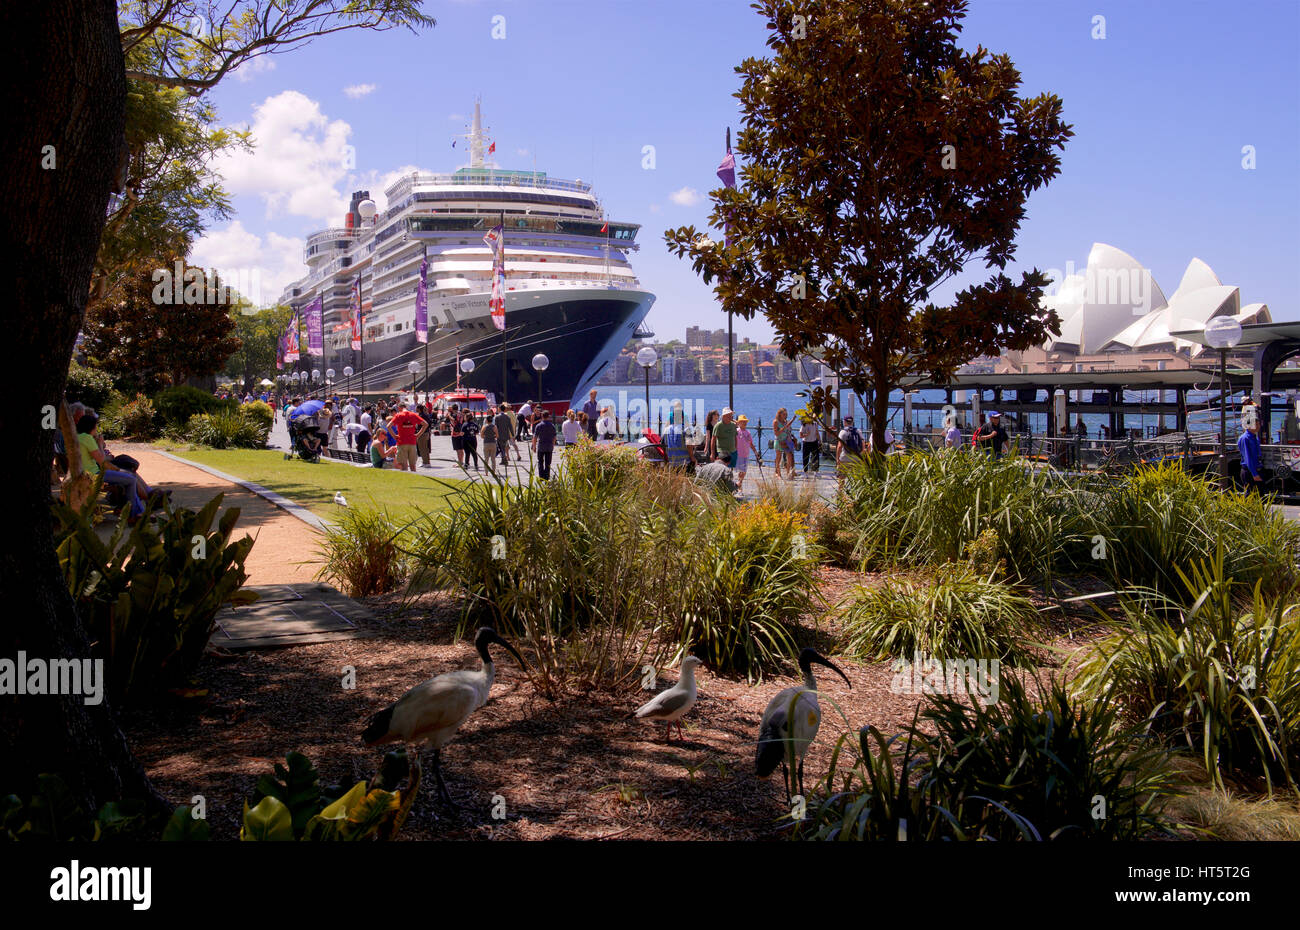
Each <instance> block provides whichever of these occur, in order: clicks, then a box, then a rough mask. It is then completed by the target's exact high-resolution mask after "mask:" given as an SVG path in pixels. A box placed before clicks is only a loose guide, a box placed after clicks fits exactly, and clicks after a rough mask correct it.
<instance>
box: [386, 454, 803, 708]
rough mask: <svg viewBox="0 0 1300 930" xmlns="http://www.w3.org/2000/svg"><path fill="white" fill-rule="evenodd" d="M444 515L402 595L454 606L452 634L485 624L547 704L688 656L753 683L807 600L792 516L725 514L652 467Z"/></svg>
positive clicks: (797, 521)
mask: <svg viewBox="0 0 1300 930" xmlns="http://www.w3.org/2000/svg"><path fill="white" fill-rule="evenodd" d="M614 461H616V462H618V461H621V460H620V459H614ZM602 466H603V460H602ZM448 502H449V505H450V506H449V510H448V511H447V512H445V513H440V514H436V515H432V516H426V517H423V518H421V519H420V520H419V521H417V522H416V524H415V527H414V529H413V536H414V538H413V542H412V544H411V548H410V553H411V556H412V559H413V561H414V563H415V565H416V567H417V568H416V573H415V576H414V578H413V579H412V590H421V589H426V588H429V587H443V588H450V589H452V590H454V591H456V592H457V593H459V594H460V595H461V596H462V597H463V602H464V610H463V614H462V618H461V622H460V632H461V633H468V632H469V631H470V630H472V629H473V628H474V627H476V626H478V625H480V624H482V623H490V624H491V625H493V626H495V627H496V628H497V629H499V630H501V631H502V632H503V633H507V634H509V635H513V636H515V637H516V638H518V639H519V640H520V641H521V642H522V643H524V644H525V645H526V646H528V647H529V648H530V649H531V650H532V652H533V658H532V659H531V660H530V666H531V670H530V675H532V676H533V682H534V684H535V686H536V687H537V688H538V689H539V690H540V691H542V692H543V693H545V694H548V695H558V694H560V693H562V692H563V691H565V690H568V689H572V688H593V687H600V688H615V687H619V686H622V685H625V684H628V683H630V682H633V681H636V680H637V679H639V677H640V674H641V671H642V669H643V668H644V666H645V665H647V664H650V665H656V666H657V665H661V664H664V663H665V662H667V661H668V660H670V659H671V658H673V657H675V656H676V655H679V654H680V653H681V652H682V651H683V650H687V649H691V648H696V649H699V650H701V655H702V656H703V657H705V658H706V661H710V662H712V663H714V665H715V667H720V668H728V669H731V668H735V669H740V670H742V671H745V672H746V673H748V674H755V673H757V672H758V671H760V669H761V667H762V666H763V664H765V663H772V662H775V661H776V659H777V658H778V657H787V656H791V655H793V653H794V652H795V650H794V646H793V637H792V635H791V633H790V630H789V628H788V627H789V624H790V623H791V621H792V620H793V619H794V618H795V617H797V616H798V615H799V614H800V613H803V612H805V611H807V610H808V609H809V605H810V604H812V603H813V602H814V599H815V597H816V586H815V583H814V582H815V577H814V572H815V570H816V558H817V555H818V551H819V550H818V549H817V546H816V543H815V541H814V540H811V539H809V538H808V531H807V527H806V524H805V523H804V522H803V520H802V518H801V517H799V516H797V515H793V514H787V513H783V512H781V511H779V510H777V509H776V508H774V507H771V506H770V505H763V506H760V507H755V508H740V509H739V510H735V511H734V512H733V511H728V510H727V509H726V508H725V507H724V505H723V504H722V503H721V502H719V501H716V500H714V499H713V498H712V496H710V495H708V494H707V493H704V492H702V491H701V490H700V489H699V488H697V487H694V486H693V484H692V483H691V482H690V481H689V479H686V478H684V477H682V476H680V475H673V474H670V473H664V472H662V470H660V469H656V468H655V467H654V466H645V467H640V466H634V467H632V468H630V469H628V470H626V471H625V472H620V471H617V470H615V471H610V470H607V469H605V468H603V467H599V468H595V469H588V468H585V467H583V468H579V469H577V470H575V471H573V472H570V471H565V472H563V473H561V474H560V475H559V476H557V477H556V478H555V479H554V480H552V481H550V482H548V483H545V484H543V483H541V482H538V483H535V484H532V485H528V486H525V487H516V486H512V485H506V484H504V483H497V484H488V483H486V482H480V483H476V484H474V485H471V486H469V487H467V488H464V489H462V490H460V491H459V492H457V493H456V494H455V495H453V496H452V497H450V498H448Z"/></svg>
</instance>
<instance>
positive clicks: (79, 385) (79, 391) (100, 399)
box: [66, 362, 113, 411]
mask: <svg viewBox="0 0 1300 930" xmlns="http://www.w3.org/2000/svg"><path fill="white" fill-rule="evenodd" d="M112 393H113V376H112V375H110V374H109V373H108V372H106V371H100V370H99V369H98V368H91V367H89V366H87V365H78V364H77V363H76V362H73V363H72V364H71V365H70V366H69V367H68V386H67V388H66V394H67V399H68V402H69V403H71V402H73V401H81V403H83V404H85V405H86V406H87V407H93V408H94V409H95V410H97V411H102V410H103V409H104V408H105V407H106V406H107V405H108V401H109V398H110V397H111V396H112Z"/></svg>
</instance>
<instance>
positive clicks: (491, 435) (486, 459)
mask: <svg viewBox="0 0 1300 930" xmlns="http://www.w3.org/2000/svg"><path fill="white" fill-rule="evenodd" d="M479 438H480V439H482V440H483V467H484V468H486V469H487V470H488V471H490V472H492V473H493V474H496V470H497V463H496V455H497V424H496V421H495V420H494V419H493V418H492V414H491V411H489V412H488V418H487V419H486V420H484V421H483V426H482V428H481V429H480V430H479Z"/></svg>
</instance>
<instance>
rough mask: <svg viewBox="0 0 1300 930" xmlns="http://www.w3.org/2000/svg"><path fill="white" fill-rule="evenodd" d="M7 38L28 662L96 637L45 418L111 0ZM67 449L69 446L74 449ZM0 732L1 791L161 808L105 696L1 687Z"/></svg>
mask: <svg viewBox="0 0 1300 930" xmlns="http://www.w3.org/2000/svg"><path fill="white" fill-rule="evenodd" d="M0 35H3V36H4V45H5V48H4V52H5V55H4V57H5V59H6V60H7V61H9V62H10V85H9V87H10V90H9V95H10V105H9V107H8V108H7V112H6V119H7V120H8V121H9V124H10V127H11V131H10V133H9V136H10V139H11V140H13V144H11V145H8V146H5V149H4V152H5V156H4V158H5V162H6V164H5V166H4V170H3V171H0V203H3V204H4V206H5V212H6V216H5V222H4V223H3V224H0V254H2V255H4V257H5V259H6V260H7V261H11V262H12V263H13V264H12V270H11V271H10V272H9V273H8V274H6V275H5V276H4V277H5V279H6V281H7V282H9V286H10V291H9V294H8V295H7V296H8V299H7V300H5V301H4V302H3V303H2V304H0V307H2V308H3V309H0V314H2V315H3V319H4V320H5V323H4V332H5V336H6V339H7V340H8V345H9V351H10V353H11V356H12V357H13V358H14V359H16V360H18V364H19V366H20V368H21V370H22V371H25V372H26V374H24V375H23V376H22V377H16V378H12V379H10V387H9V398H8V400H9V402H8V403H6V404H3V405H0V435H3V436H4V437H5V446H6V448H7V449H9V460H8V472H9V475H10V478H11V482H10V486H9V488H8V493H7V494H6V495H5V509H6V520H5V523H4V543H3V544H0V592H2V594H3V598H4V604H5V618H4V622H3V624H0V658H10V659H14V658H16V655H17V653H18V652H20V651H21V652H25V653H26V654H27V657H28V659H29V660H30V659H33V658H37V659H55V658H85V657H88V656H89V655H90V644H89V642H88V641H87V638H86V633H85V629H84V627H83V626H82V624H81V622H80V620H79V619H78V617H77V613H76V608H75V606H74V604H73V602H72V599H71V597H70V596H69V595H68V592H67V588H66V587H65V585H64V582H63V577H62V573H61V572H60V570H59V565H58V561H57V559H56V558H55V554H54V545H53V533H52V525H51V519H50V513H49V509H48V508H49V500H50V459H51V457H52V445H51V439H52V436H51V432H52V431H51V430H48V429H44V428H42V421H43V419H45V418H44V417H43V411H45V410H47V409H48V408H49V407H55V408H57V406H58V404H59V403H60V402H61V400H62V397H63V390H64V385H65V381H66V379H67V370H68V361H69V359H70V358H71V356H72V347H73V342H74V340H75V339H76V335H77V330H78V329H79V328H80V326H81V321H82V315H83V313H84V311H85V306H86V300H87V296H88V293H89V287H90V276H91V270H92V268H93V266H94V263H95V255H96V252H97V251H98V248H99V240H100V235H101V233H102V231H103V227H104V221H105V215H106V211H107V207H108V197H109V194H110V192H111V191H112V189H113V187H114V186H116V183H115V178H116V177H117V174H118V171H119V166H120V165H121V164H122V161H123V158H124V156H125V152H126V141H125V104H126V77H125V71H124V64H123V57H122V50H121V45H120V40H119V37H118V26H117V10H116V7H115V5H114V3H113V0H41V2H39V3H7V4H3V5H2V6H0ZM49 147H52V148H49ZM51 159H53V166H52V167H48V166H49V164H50V160H51ZM43 162H44V164H43ZM68 453H69V456H75V455H77V454H78V453H77V450H76V448H75V447H74V448H71V449H69V450H68ZM0 742H2V743H3V745H4V752H3V753H0V793H8V792H11V791H12V792H16V793H19V794H26V793H28V792H29V790H30V788H31V785H32V778H33V776H34V775H35V774H37V773H39V772H58V773H59V774H61V775H62V776H63V778H64V779H65V780H66V781H67V782H68V784H69V785H70V787H71V788H72V790H73V791H74V792H75V795H76V796H77V797H78V798H79V799H80V801H81V802H82V804H83V805H84V806H85V807H86V809H87V811H88V812H90V813H93V812H94V811H95V810H96V809H97V807H98V805H100V804H102V803H103V802H105V801H108V800H113V799H117V798H139V799H142V800H145V801H147V802H149V803H150V804H151V805H152V806H154V807H155V808H162V807H163V804H164V802H163V800H162V798H161V797H159V796H158V795H157V794H156V792H154V790H153V788H152V787H151V786H150V784H149V781H148V779H147V778H146V776H145V774H144V771H143V770H142V769H141V768H140V766H139V764H138V763H137V762H136V761H135V759H134V758H133V757H132V755H131V751H130V749H129V748H128V747H127V744H126V739H125V737H124V736H123V735H122V731H121V729H120V728H119V727H118V725H117V722H116V719H115V717H114V715H113V712H112V709H111V708H110V707H109V704H108V702H107V700H105V701H104V702H103V703H100V704H97V705H93V706H90V705H87V704H86V703H85V698H84V697H83V696H80V695H67V696H58V697H56V696H45V695H26V696H15V695H0Z"/></svg>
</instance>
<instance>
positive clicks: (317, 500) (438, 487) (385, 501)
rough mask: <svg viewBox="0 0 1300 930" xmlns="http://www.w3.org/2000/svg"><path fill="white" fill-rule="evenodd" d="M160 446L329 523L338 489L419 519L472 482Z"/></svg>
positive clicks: (267, 453)
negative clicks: (280, 497) (266, 490)
mask: <svg viewBox="0 0 1300 930" xmlns="http://www.w3.org/2000/svg"><path fill="white" fill-rule="evenodd" d="M156 446H157V447H158V448H159V449H162V450H164V451H166V452H170V453H172V454H173V455H176V456H179V457H180V458H183V459H189V460H190V461H192V462H199V463H201V464H203V465H207V466H209V467H211V468H215V469H217V470H218V471H220V472H223V473H225V474H227V475H231V476H233V477H235V478H242V479H243V480H245V481H252V482H254V483H255V484H260V485H262V487H264V488H269V489H271V490H272V491H275V492H276V493H277V494H281V495H283V496H285V497H287V498H288V499H289V500H291V501H293V502H294V503H295V504H301V505H302V506H303V507H306V508H307V509H308V510H310V511H311V512H312V513H314V514H316V515H317V516H318V517H321V518H323V519H326V520H337V519H338V518H339V514H340V512H341V511H342V510H343V508H342V507H340V506H339V505H338V504H335V503H334V493H335V492H336V491H342V492H343V496H344V497H345V498H347V502H348V506H350V507H377V508H381V509H384V510H387V511H388V512H389V513H390V514H391V515H392V516H393V518H394V519H396V520H399V521H402V520H407V519H410V518H411V517H415V516H417V515H418V512H419V511H421V510H423V511H433V510H440V509H443V508H444V507H445V506H446V500H445V499H446V497H447V495H448V494H451V493H454V491H455V490H456V489H457V488H458V487H461V486H463V485H465V484H467V483H468V482H464V481H447V480H445V479H433V478H428V477H424V476H420V475H411V474H408V473H406V472H399V471H389V470H388V469H386V468H385V469H381V470H375V469H370V468H355V467H353V466H350V465H339V464H330V463H326V462H325V461H322V462H320V463H319V464H316V465H309V464H306V463H305V462H302V461H300V460H299V459H293V460H292V461H288V462H286V461H285V460H284V453H283V452H281V451H279V450H277V449H208V448H206V447H203V446H189V445H183V444H176V443H168V442H159V443H156Z"/></svg>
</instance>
